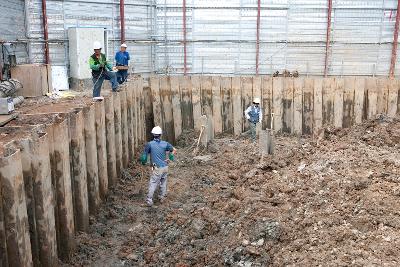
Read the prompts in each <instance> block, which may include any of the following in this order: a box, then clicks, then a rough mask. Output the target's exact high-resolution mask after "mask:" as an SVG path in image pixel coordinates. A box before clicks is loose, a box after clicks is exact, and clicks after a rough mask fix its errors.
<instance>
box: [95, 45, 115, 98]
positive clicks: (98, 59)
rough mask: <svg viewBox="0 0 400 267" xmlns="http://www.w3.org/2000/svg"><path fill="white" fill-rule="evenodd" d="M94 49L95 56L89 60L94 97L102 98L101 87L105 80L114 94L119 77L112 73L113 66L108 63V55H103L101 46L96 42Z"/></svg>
mask: <svg viewBox="0 0 400 267" xmlns="http://www.w3.org/2000/svg"><path fill="white" fill-rule="evenodd" d="M93 49H94V54H93V55H91V56H90V58H89V65H90V69H91V70H92V80H93V97H100V92H101V86H102V85H103V81H104V80H109V81H110V82H111V88H112V90H113V92H117V91H118V82H117V75H116V74H115V72H113V71H112V70H113V66H112V65H111V63H110V62H108V61H107V58H106V55H104V54H103V53H101V44H100V43H99V42H94V44H93Z"/></svg>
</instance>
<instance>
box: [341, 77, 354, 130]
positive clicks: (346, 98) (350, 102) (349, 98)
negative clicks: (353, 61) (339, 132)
mask: <svg viewBox="0 0 400 267" xmlns="http://www.w3.org/2000/svg"><path fill="white" fill-rule="evenodd" d="M355 85H356V78H355V77H346V78H344V95H343V127H344V128H349V127H350V126H352V125H353V123H354V109H355V105H354V97H355Z"/></svg>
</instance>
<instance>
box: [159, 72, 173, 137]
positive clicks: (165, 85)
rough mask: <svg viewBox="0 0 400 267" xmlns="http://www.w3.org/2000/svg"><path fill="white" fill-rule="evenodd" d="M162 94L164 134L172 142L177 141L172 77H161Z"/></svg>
mask: <svg viewBox="0 0 400 267" xmlns="http://www.w3.org/2000/svg"><path fill="white" fill-rule="evenodd" d="M160 96H161V102H162V121H163V136H164V138H165V140H167V141H168V142H170V143H175V135H174V122H173V114H172V95H171V86H170V78H169V77H167V76H163V77H161V78H160Z"/></svg>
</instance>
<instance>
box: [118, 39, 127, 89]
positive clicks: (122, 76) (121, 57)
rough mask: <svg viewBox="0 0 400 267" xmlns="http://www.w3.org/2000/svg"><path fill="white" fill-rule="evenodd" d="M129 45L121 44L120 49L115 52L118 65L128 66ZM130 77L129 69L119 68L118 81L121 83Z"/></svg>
mask: <svg viewBox="0 0 400 267" xmlns="http://www.w3.org/2000/svg"><path fill="white" fill-rule="evenodd" d="M127 47H128V46H127V45H126V44H121V48H120V51H119V52H117V53H116V54H115V62H116V65H117V67H118V66H123V67H128V65H129V60H130V57H129V53H128V52H127V51H126V48H127ZM127 78H128V70H127V69H119V70H118V72H117V81H118V83H119V84H122V83H123V82H125V81H126V79H127Z"/></svg>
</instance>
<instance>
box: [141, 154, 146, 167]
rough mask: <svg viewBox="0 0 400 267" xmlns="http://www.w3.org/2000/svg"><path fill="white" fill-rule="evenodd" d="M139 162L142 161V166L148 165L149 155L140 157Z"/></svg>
mask: <svg viewBox="0 0 400 267" xmlns="http://www.w3.org/2000/svg"><path fill="white" fill-rule="evenodd" d="M139 161H140V163H142V165H146V163H147V154H145V153H143V154H142V155H141V156H140V159H139Z"/></svg>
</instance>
